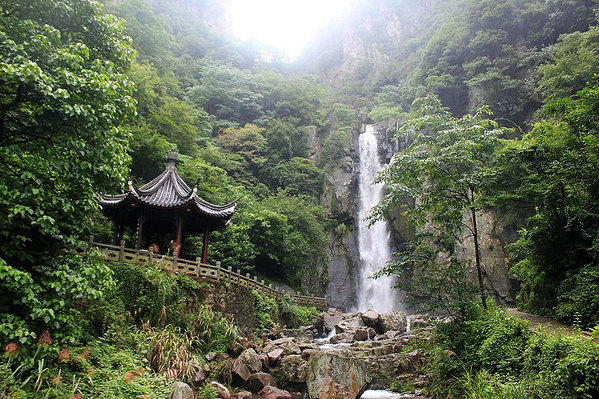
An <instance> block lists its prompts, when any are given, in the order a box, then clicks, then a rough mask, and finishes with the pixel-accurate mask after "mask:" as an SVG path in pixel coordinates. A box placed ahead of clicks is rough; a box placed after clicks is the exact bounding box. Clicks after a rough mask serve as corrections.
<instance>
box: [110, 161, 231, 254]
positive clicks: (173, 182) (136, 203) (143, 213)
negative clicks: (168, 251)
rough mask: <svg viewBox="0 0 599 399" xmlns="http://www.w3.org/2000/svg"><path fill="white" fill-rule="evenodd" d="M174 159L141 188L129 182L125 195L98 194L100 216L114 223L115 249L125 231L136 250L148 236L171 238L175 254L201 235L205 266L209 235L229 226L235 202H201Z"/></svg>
mask: <svg viewBox="0 0 599 399" xmlns="http://www.w3.org/2000/svg"><path fill="white" fill-rule="evenodd" d="M177 159H178V155H177V153H174V152H171V153H169V154H168V159H167V164H166V168H165V170H164V172H162V173H161V174H160V175H158V176H157V177H155V178H154V179H153V180H152V181H150V182H149V183H147V184H145V185H143V186H141V187H140V188H136V187H135V186H134V185H133V183H132V182H131V180H129V182H128V190H127V192H126V193H124V194H120V195H105V194H100V199H99V202H100V205H101V206H102V213H103V214H104V215H105V216H106V217H108V218H109V219H111V220H112V221H113V222H114V231H113V244H114V245H116V244H117V243H118V242H119V241H120V240H122V239H123V234H124V229H125V227H131V228H134V229H136V247H137V249H141V247H142V243H143V240H144V238H146V237H149V234H150V233H156V234H164V235H167V234H171V235H174V237H175V239H174V241H173V249H174V251H175V252H177V253H178V252H179V248H180V247H181V244H182V243H183V241H184V240H185V237H186V236H188V235H193V234H203V235H204V242H203V247H202V260H201V262H202V263H206V258H207V250H208V237H209V235H210V232H211V231H214V230H219V229H223V228H225V227H226V226H227V224H229V221H230V220H231V217H232V216H233V214H234V213H235V206H236V205H237V201H233V202H231V203H229V204H226V205H214V204H211V203H209V202H207V201H205V200H203V199H202V198H200V197H199V196H198V195H197V194H196V192H197V187H194V188H193V189H191V188H189V186H188V185H187V184H186V183H185V182H184V181H183V179H182V178H181V176H179V174H178V173H177ZM148 244H149V243H148V242H146V245H148Z"/></svg>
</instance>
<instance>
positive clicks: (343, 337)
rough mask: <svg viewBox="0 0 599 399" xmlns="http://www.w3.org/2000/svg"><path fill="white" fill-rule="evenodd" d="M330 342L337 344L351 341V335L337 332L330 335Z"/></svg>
mask: <svg viewBox="0 0 599 399" xmlns="http://www.w3.org/2000/svg"><path fill="white" fill-rule="evenodd" d="M329 342H330V343H332V344H339V343H343V342H345V343H347V342H352V335H351V334H349V333H341V334H337V335H333V336H332V337H331V339H330V340H329Z"/></svg>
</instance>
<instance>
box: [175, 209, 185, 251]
mask: <svg viewBox="0 0 599 399" xmlns="http://www.w3.org/2000/svg"><path fill="white" fill-rule="evenodd" d="M182 241H183V217H182V216H179V217H178V218H177V235H176V237H175V248H176V249H175V248H174V249H175V251H176V252H179V253H180V252H181V242H182Z"/></svg>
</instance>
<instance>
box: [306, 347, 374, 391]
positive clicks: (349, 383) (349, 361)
mask: <svg viewBox="0 0 599 399" xmlns="http://www.w3.org/2000/svg"><path fill="white" fill-rule="evenodd" d="M370 381H371V377H370V372H369V367H368V364H367V363H366V362H364V361H362V360H359V359H357V358H356V357H355V356H352V354H351V353H349V352H345V351H338V352H337V351H336V352H320V353H317V354H315V355H314V356H312V358H311V359H310V361H309V362H308V367H307V373H306V383H307V386H308V394H309V395H310V398H313V399H316V398H318V399H356V398H359V397H360V395H361V394H362V393H363V392H364V391H365V390H366V388H367V387H368V384H369V383H370Z"/></svg>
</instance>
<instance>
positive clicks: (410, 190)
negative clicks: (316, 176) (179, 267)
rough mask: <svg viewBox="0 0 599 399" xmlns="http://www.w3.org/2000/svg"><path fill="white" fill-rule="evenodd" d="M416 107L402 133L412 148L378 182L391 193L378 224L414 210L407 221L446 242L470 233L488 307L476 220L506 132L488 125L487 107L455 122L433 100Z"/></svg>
mask: <svg viewBox="0 0 599 399" xmlns="http://www.w3.org/2000/svg"><path fill="white" fill-rule="evenodd" d="M414 107H415V111H414V112H413V113H412V114H411V118H410V119H409V120H408V121H407V122H406V123H405V124H404V125H403V126H402V127H401V128H400V129H399V132H398V134H404V135H408V136H409V138H410V140H411V144H410V145H409V147H408V148H407V149H405V150H404V151H402V152H401V153H399V154H398V155H396V156H395V157H394V159H393V161H392V162H391V164H390V165H389V166H387V167H386V168H385V169H384V170H383V171H382V172H381V175H380V177H379V181H381V182H384V183H385V184H386V186H387V188H388V190H389V193H388V195H386V197H385V199H384V200H383V202H382V203H381V204H379V206H378V207H377V208H376V209H375V211H374V214H373V218H374V219H383V218H384V217H385V212H392V211H393V210H394V209H397V208H399V207H401V206H402V205H405V204H411V206H409V207H408V208H407V210H406V211H405V216H406V217H407V218H408V220H409V221H410V222H411V223H413V224H414V225H415V226H417V227H419V228H423V229H424V230H425V231H426V230H438V231H439V234H442V235H443V236H445V238H444V240H447V236H450V237H453V238H454V240H455V239H456V238H457V237H458V235H460V234H461V233H462V232H463V231H464V230H466V231H467V232H468V233H469V234H471V235H472V238H473V241H474V252H475V259H474V264H475V268H476V273H477V277H478V289H479V294H480V297H481V301H482V303H483V306H486V292H485V286H484V281H483V274H484V270H483V264H482V259H481V257H480V242H479V241H480V239H479V236H478V225H477V217H478V215H479V212H480V209H481V206H482V204H481V193H482V192H483V191H484V187H485V185H487V184H488V183H489V181H490V180H491V179H492V178H493V174H494V171H493V169H492V168H491V165H492V163H493V161H494V154H495V152H496V150H497V149H498V148H499V147H500V146H501V144H502V140H501V138H500V137H501V135H502V134H505V133H506V132H507V130H506V129H504V128H499V127H498V124H497V123H496V122H494V121H492V120H490V119H488V116H489V115H490V114H491V112H490V111H489V109H488V108H486V107H483V108H480V109H479V110H477V112H476V113H474V114H472V115H465V116H463V117H461V118H456V117H453V116H452V115H451V113H450V112H449V110H448V109H447V108H443V107H442V106H441V102H440V100H439V99H438V98H437V97H436V96H432V95H430V96H427V97H425V98H421V99H418V100H416V101H415V102H414ZM465 221H466V222H465ZM429 236H430V235H429ZM432 236H435V235H434V234H433V235H432ZM418 245H422V242H420V243H419V244H418ZM400 257H401V254H400ZM450 257H451V253H450ZM401 264H402V263H401V261H398V262H392V264H391V266H390V267H389V268H388V269H387V271H388V272H392V271H394V270H395V271H397V267H400V266H401ZM423 267H426V266H423Z"/></svg>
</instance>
